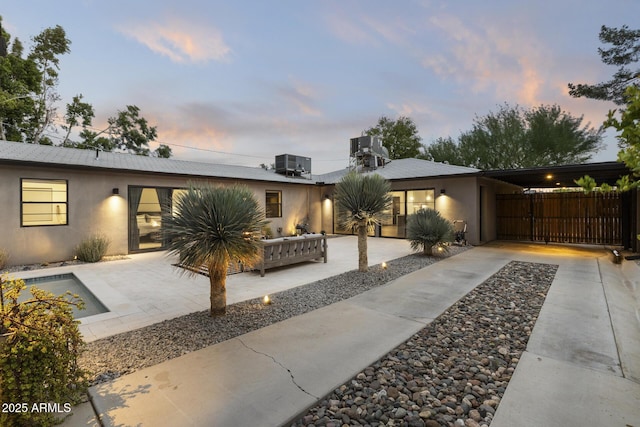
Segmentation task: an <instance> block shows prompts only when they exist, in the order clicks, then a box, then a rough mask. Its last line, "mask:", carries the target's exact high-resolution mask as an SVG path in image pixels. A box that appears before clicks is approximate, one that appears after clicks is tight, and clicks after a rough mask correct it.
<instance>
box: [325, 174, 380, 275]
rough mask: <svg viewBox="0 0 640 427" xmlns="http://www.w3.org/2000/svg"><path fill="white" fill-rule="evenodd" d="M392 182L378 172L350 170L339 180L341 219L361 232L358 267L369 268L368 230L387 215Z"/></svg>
mask: <svg viewBox="0 0 640 427" xmlns="http://www.w3.org/2000/svg"><path fill="white" fill-rule="evenodd" d="M389 191H391V184H389V181H387V180H386V179H384V178H383V177H381V176H380V175H377V174H367V175H362V174H358V173H356V172H349V173H348V174H347V175H345V176H344V177H343V178H342V179H341V180H340V182H338V183H337V184H336V189H335V193H334V197H335V201H336V203H337V204H338V206H339V207H341V208H342V210H343V213H342V215H341V217H340V218H338V220H339V221H340V222H341V224H342V226H343V227H345V228H347V229H354V230H356V232H357V233H358V271H363V272H364V271H367V270H368V267H369V261H368V256H367V231H368V230H369V229H370V228H371V227H373V226H374V225H376V224H379V223H380V221H381V220H382V219H383V218H384V211H385V210H387V209H389V205H390V204H391V195H390V194H389Z"/></svg>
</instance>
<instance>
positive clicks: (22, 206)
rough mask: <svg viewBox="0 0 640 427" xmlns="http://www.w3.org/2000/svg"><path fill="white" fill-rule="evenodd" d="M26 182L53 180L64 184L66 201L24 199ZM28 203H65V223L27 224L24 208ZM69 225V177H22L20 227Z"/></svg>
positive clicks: (52, 181) (52, 204)
mask: <svg viewBox="0 0 640 427" xmlns="http://www.w3.org/2000/svg"><path fill="white" fill-rule="evenodd" d="M25 182H32V183H37V182H42V183H46V182H51V183H56V184H63V183H64V186H65V191H64V195H65V197H64V202H60V201H52V202H30V201H25V200H24V191H25V188H24V184H25ZM26 205H51V206H52V207H53V206H54V205H64V207H65V210H64V223H58V224H54V223H51V224H25V220H24V219H25V218H24V215H25V214H24V208H25V206H26ZM68 225H69V180H68V179H60V178H20V227H64V226H68Z"/></svg>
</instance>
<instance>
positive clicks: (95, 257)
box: [76, 234, 110, 262]
mask: <svg viewBox="0 0 640 427" xmlns="http://www.w3.org/2000/svg"><path fill="white" fill-rule="evenodd" d="M109 244H110V242H109V239H108V238H106V237H105V236H102V235H100V234H95V235H93V236H91V237H89V238H88V239H85V240H83V241H82V242H80V244H79V245H78V246H76V256H77V257H78V259H79V260H80V261H84V262H98V261H100V260H101V259H102V257H103V256H104V255H105V254H106V253H107V249H108V248H109Z"/></svg>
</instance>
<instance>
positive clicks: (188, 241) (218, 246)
mask: <svg viewBox="0 0 640 427" xmlns="http://www.w3.org/2000/svg"><path fill="white" fill-rule="evenodd" d="M175 210H176V211H177V214H176V215H175V216H171V217H168V218H166V219H165V220H164V224H163V225H164V229H165V232H166V234H167V238H168V240H169V243H168V249H169V252H170V253H172V254H177V255H178V257H179V260H180V264H181V265H186V266H193V267H199V266H204V267H206V269H207V271H208V273H209V282H210V284H211V296H210V299H211V311H210V315H211V316H212V317H213V316H220V315H224V314H225V312H226V306H227V291H226V279H227V269H228V267H229V262H230V261H240V262H242V263H244V264H246V265H252V264H253V263H254V262H255V261H257V260H258V259H260V256H261V251H260V249H261V247H262V246H261V245H260V242H259V241H258V240H257V239H256V238H254V233H256V234H258V233H259V232H260V230H261V229H262V227H263V226H264V225H266V223H267V222H266V221H265V220H264V212H263V211H262V209H261V208H260V206H259V204H258V202H257V200H256V199H255V197H254V194H253V192H252V191H251V190H249V188H248V187H246V186H239V185H236V186H233V187H208V186H202V187H196V186H190V188H189V190H188V191H187V192H185V193H184V194H182V195H181V197H179V198H178V200H177V202H176V205H175ZM258 235H259V234H258ZM185 271H188V272H191V273H193V271H190V270H185ZM193 274H195V273H193Z"/></svg>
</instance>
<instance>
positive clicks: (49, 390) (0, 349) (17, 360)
mask: <svg viewBox="0 0 640 427" xmlns="http://www.w3.org/2000/svg"><path fill="white" fill-rule="evenodd" d="M25 289H26V286H25V284H24V281H23V280H21V279H9V278H7V277H6V276H0V320H1V322H2V323H0V402H13V403H14V407H13V408H6V409H8V410H9V411H8V412H5V411H4V410H3V411H2V412H1V413H0V425H2V426H7V427H10V426H11V427H12V426H48V425H53V424H54V423H55V422H56V415H55V413H52V412H50V410H45V411H42V410H38V408H39V407H40V406H39V405H40V404H48V405H49V408H52V407H58V408H59V410H60V411H61V412H69V411H70V410H71V406H72V405H74V404H76V403H78V402H79V401H80V399H81V397H82V395H83V394H84V393H85V392H86V389H87V381H86V379H85V377H86V375H85V372H84V371H83V370H82V369H80V368H79V367H78V356H79V354H80V352H81V350H82V346H83V341H82V336H81V335H80V331H79V330H78V323H79V322H77V321H76V320H74V319H73V315H72V311H71V306H72V305H78V306H82V302H81V301H80V300H79V299H78V298H77V297H75V296H69V295H61V296H54V295H53V294H50V293H48V292H46V291H43V290H41V289H37V288H35V287H31V289H30V293H31V298H28V299H24V298H21V302H18V298H19V297H20V294H21V293H22V292H23V291H24V290H25ZM16 403H17V404H18V405H19V406H15V404H16ZM33 405H37V406H35V410H34V406H33Z"/></svg>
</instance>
